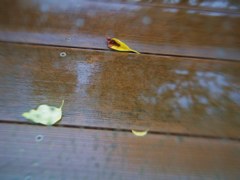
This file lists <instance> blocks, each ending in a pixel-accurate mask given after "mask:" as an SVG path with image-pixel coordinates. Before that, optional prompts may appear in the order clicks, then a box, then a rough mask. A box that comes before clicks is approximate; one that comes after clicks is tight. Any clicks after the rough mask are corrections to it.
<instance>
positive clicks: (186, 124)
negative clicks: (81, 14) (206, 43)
mask: <svg viewBox="0 0 240 180" xmlns="http://www.w3.org/2000/svg"><path fill="white" fill-rule="evenodd" d="M61 52H66V53H67V56H66V57H60V56H59V54H60V53H61ZM0 62H1V66H0V94H1V96H0V117H1V119H3V120H8V121H16V120H18V121H25V120H24V118H23V117H21V114H22V113H23V112H25V111H27V110H29V109H30V108H34V107H36V106H38V105H39V104H45V103H46V104H50V105H55V106H58V105H60V103H61V101H62V99H64V100H65V106H64V108H63V111H64V117H63V120H62V122H61V124H71V125H80V126H91V127H108V128H120V129H150V130H151V131H157V132H167V133H182V134H191V135H203V136H220V137H226V138H240V134H239V131H240V123H239V117H240V111H239V108H240V104H239V102H240V94H239V83H240V80H239V77H240V71H239V69H240V63H238V62H224V61H211V60H199V59H187V58H173V57H164V56H150V55H136V54H128V53H118V52H100V51H99V52H98V51H88V50H78V49H69V48H65V49H64V48H56V47H55V48H54V47H43V46H27V45H26V46H24V45H12V44H6V43H5V44H0Z"/></svg>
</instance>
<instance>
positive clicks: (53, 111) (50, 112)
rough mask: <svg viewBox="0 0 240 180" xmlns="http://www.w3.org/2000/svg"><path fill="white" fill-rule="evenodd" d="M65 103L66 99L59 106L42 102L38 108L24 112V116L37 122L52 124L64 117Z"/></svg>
mask: <svg viewBox="0 0 240 180" xmlns="http://www.w3.org/2000/svg"><path fill="white" fill-rule="evenodd" d="M63 104H64V100H63V101H62V104H61V106H60V107H59V108H57V107H54V106H49V105H46V104H42V105H40V106H38V108H37V109H36V110H35V109H31V110H30V111H29V112H25V113H23V114H22V116H23V117H25V118H26V119H28V120H30V121H33V122H35V123H39V124H43V125H48V126H50V125H53V124H55V123H56V122H58V121H59V120H60V119H61V118H62V107H63Z"/></svg>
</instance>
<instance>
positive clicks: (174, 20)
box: [0, 0, 240, 60]
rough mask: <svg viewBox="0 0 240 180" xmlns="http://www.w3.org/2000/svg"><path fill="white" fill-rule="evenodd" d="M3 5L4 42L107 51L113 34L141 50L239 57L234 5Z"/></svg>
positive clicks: (0, 33)
mask: <svg viewBox="0 0 240 180" xmlns="http://www.w3.org/2000/svg"><path fill="white" fill-rule="evenodd" d="M81 2H82V1H81ZM169 2H170V1H169ZM182 3H183V4H186V2H185V3H184V2H182ZM202 3H203V2H202ZM212 3H213V5H214V2H212ZM232 3H233V5H231V3H229V4H228V5H227V8H229V7H232V6H234V7H235V6H236V7H235V9H239V3H237V1H232ZM2 4H4V5H3V6H1V7H0V8H1V9H0V22H1V23H0V41H11V42H24V43H35V44H46V45H49V44H51V45H61V46H71V47H82V48H95V49H105V50H106V49H107V46H106V40H105V38H106V36H111V37H113V36H114V37H117V38H119V39H121V40H123V41H125V42H127V43H128V44H129V45H130V46H131V47H132V48H134V49H136V50H138V51H140V52H142V53H153V54H168V55H169V54H170V55H181V56H194V57H207V58H215V59H216V58H220V59H230V60H231V59H234V60H240V51H239V49H240V41H239V39H240V32H239V31H237V29H240V23H239V22H240V13H239V12H235V11H234V10H228V11H227V12H218V11H215V9H216V10H218V9H219V8H217V7H216V8H215V9H214V8H210V10H208V11H206V10H204V7H201V6H200V5H198V6H197V7H198V9H194V8H193V7H192V6H186V8H180V5H179V4H181V3H179V4H172V5H171V6H176V7H175V8H168V7H165V5H164V4H163V3H162V2H161V3H160V2H159V3H156V2H155V3H153V4H152V6H149V5H147V4H151V3H146V2H145V3H126V2H124V1H123V2H113V1H102V2H99V1H83V2H82V3H77V2H76V1H71V2H68V1H60V2H59V1H51V2H50V1H49V2H48V1H28V3H23V2H21V1H18V0H15V1H7V0H4V1H3V2H2ZM157 4H163V6H159V5H157ZM205 4H206V3H205ZM210 4H211V3H210ZM215 4H216V3H215ZM234 4H235V5H234ZM209 6H210V5H209ZM215 6H216V5H215ZM194 7H195V6H194ZM210 7H211V6H210ZM220 9H221V8H220ZM223 9H224V8H223ZM15 17H18V18H15ZM96 17H97V21H96Z"/></svg>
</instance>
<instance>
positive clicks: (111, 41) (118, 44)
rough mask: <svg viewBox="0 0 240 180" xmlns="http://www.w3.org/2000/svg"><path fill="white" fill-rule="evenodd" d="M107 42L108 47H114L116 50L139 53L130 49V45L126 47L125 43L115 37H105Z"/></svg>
mask: <svg viewBox="0 0 240 180" xmlns="http://www.w3.org/2000/svg"><path fill="white" fill-rule="evenodd" d="M107 44H108V47H109V48H110V49H114V50H116V51H130V52H134V53H137V54H140V53H139V52H138V51H135V50H133V49H131V48H130V47H128V45H126V44H125V43H123V42H122V41H120V40H119V39H117V38H107Z"/></svg>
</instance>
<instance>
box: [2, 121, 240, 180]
mask: <svg viewBox="0 0 240 180" xmlns="http://www.w3.org/2000/svg"><path fill="white" fill-rule="evenodd" d="M40 137H41V138H40ZM0 146H1V148H0V167H1V168H0V178H1V179H24V178H25V179H36V180H38V179H39V180H40V179H125V180H128V179H152V180H154V179H238V178H239V177H240V172H239V167H240V156H239V155H240V153H239V151H240V145H239V143H236V142H231V141H218V140H205V139H201V138H200V139H196V138H179V137H171V136H161V135H147V136H145V137H142V138H141V137H136V136H133V135H132V134H131V133H130V132H129V133H127V132H111V131H101V130H100V131H99V130H84V129H73V128H70V129H69V128H61V127H40V126H26V125H9V124H2V123H1V126H0Z"/></svg>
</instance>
